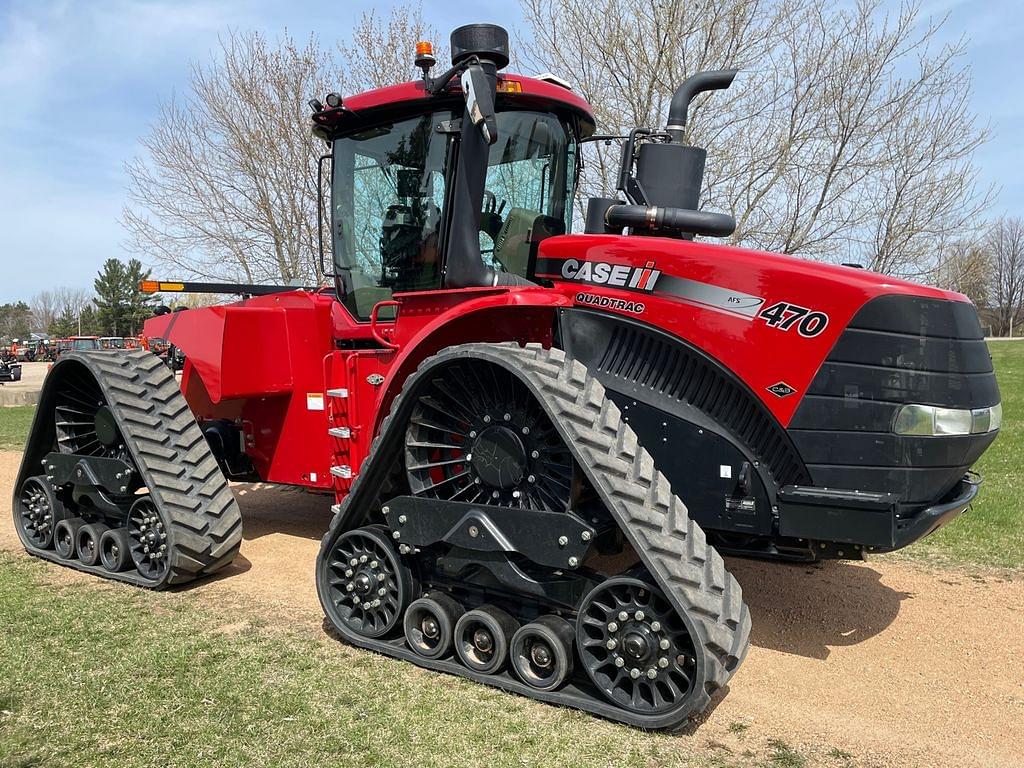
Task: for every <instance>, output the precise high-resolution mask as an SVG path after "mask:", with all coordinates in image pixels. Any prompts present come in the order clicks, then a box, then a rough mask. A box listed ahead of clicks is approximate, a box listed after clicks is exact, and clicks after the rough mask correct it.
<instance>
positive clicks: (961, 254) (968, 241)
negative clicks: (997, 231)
mask: <svg viewBox="0 0 1024 768" xmlns="http://www.w3.org/2000/svg"><path fill="white" fill-rule="evenodd" d="M993 266H994V263H993V258H992V252H991V250H990V249H989V247H988V245H987V244H986V243H985V242H984V241H980V242H979V241H978V240H976V239H973V238H960V239H957V240H954V241H952V242H950V243H948V244H947V245H946V247H945V248H943V250H942V253H941V255H940V256H939V261H938V265H937V267H936V270H935V272H934V274H932V275H931V276H930V277H929V282H931V283H933V284H934V285H937V286H939V287H940V288H946V289H948V290H951V291H957V292H958V293H962V294H964V295H965V296H967V297H968V298H969V299H970V300H971V301H973V302H974V303H975V304H976V305H977V306H979V307H987V306H988V305H989V302H990V296H991V292H992V276H993V274H994V269H993Z"/></svg>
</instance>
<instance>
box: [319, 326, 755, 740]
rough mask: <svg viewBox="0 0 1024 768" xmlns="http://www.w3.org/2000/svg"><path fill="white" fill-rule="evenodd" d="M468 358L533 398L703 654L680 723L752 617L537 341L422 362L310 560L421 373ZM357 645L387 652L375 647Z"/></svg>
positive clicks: (610, 407) (604, 407)
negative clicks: (498, 369) (493, 368)
mask: <svg viewBox="0 0 1024 768" xmlns="http://www.w3.org/2000/svg"><path fill="white" fill-rule="evenodd" d="M467 358H474V359H483V360H487V361H490V362H493V363H497V364H499V365H501V366H503V367H505V368H506V369H508V370H510V371H512V372H513V373H516V374H517V375H519V376H520V378H521V379H522V380H523V381H524V382H525V383H527V385H528V386H529V387H530V388H531V390H533V392H534V394H535V395H536V396H538V397H539V399H540V400H541V403H542V405H543V407H544V408H545V409H546V410H547V411H548V413H549V415H550V416H551V420H552V422H553V423H554V424H555V425H556V427H557V428H559V429H560V431H562V433H563V437H564V438H565V440H566V443H567V444H568V445H569V446H570V448H571V449H572V450H573V451H574V452H575V453H576V456H577V460H578V461H579V463H580V464H581V466H583V468H584V471H585V472H586V473H587V475H588V477H589V479H590V480H591V483H592V484H593V485H594V487H595V489H596V490H597V491H598V492H599V493H600V494H601V496H602V497H603V499H604V501H605V503H606V504H607V506H608V508H609V511H611V512H612V514H613V515H614V516H615V518H616V521H617V522H618V524H619V526H620V527H621V528H622V530H623V531H624V532H625V534H626V536H627V537H628V539H629V540H630V543H631V544H632V545H633V547H634V549H635V550H636V551H637V553H638V555H639V556H640V558H641V560H642V561H643V562H644V564H645V565H646V566H647V568H648V570H649V571H650V573H651V575H652V577H653V578H654V580H655V581H656V582H657V584H658V586H659V587H660V588H661V589H662V590H663V591H664V592H665V594H666V595H667V596H668V597H669V599H670V600H671V601H672V603H673V604H674V606H675V607H676V609H677V610H678V611H680V613H684V614H685V615H686V616H688V617H689V618H690V620H691V621H692V624H693V627H694V630H695V633H696V638H695V640H696V641H697V644H699V646H700V647H701V648H702V649H703V651H704V653H703V657H704V658H703V660H704V668H705V674H704V677H703V681H704V682H703V689H702V690H701V691H699V692H697V693H696V694H695V696H694V700H693V702H692V704H693V706H692V707H691V708H690V710H689V711H687V712H686V713H683V714H682V715H681V717H680V721H679V722H677V723H675V724H673V725H670V726H668V727H678V726H680V725H683V724H685V722H687V721H688V719H689V717H690V716H692V715H694V714H696V713H698V712H700V711H701V710H703V709H705V708H706V707H707V705H708V704H709V702H710V699H711V696H712V695H713V694H714V693H715V691H717V690H719V689H720V688H722V687H724V686H725V685H726V683H727V682H728V680H729V678H730V677H731V675H732V673H733V672H734V671H735V670H736V668H737V667H738V666H739V664H740V663H741V662H742V661H743V658H744V657H745V656H746V653H747V649H748V647H749V642H750V613H749V610H748V608H747V606H746V604H745V603H744V602H743V598H742V590H741V588H740V586H739V584H738V583H737V582H736V580H735V579H734V578H733V576H732V575H731V574H730V573H729V572H728V571H727V570H726V567H725V563H724V561H723V560H722V557H721V555H719V553H718V552H717V551H716V550H715V549H714V547H712V546H711V545H710V544H708V542H707V539H706V537H705V535H704V531H703V530H702V529H701V528H700V526H699V525H697V524H696V523H695V522H694V521H693V520H692V519H691V518H690V517H689V514H688V513H687V510H686V506H685V504H683V502H682V500H680V499H679V498H678V497H677V496H675V494H673V493H672V490H671V486H670V485H669V482H668V480H667V479H666V478H665V476H664V475H662V474H661V473H660V472H659V471H658V470H657V468H656V467H655V465H654V460H653V459H652V458H651V456H650V454H649V453H648V452H647V451H646V450H645V449H644V448H643V446H642V445H641V444H640V442H639V440H638V438H637V436H636V434H635V433H634V432H633V430H632V429H631V428H630V426H629V425H628V424H627V423H626V422H625V421H624V420H623V419H622V416H621V413H620V411H619V409H618V407H617V406H616V405H615V404H614V403H613V402H612V401H611V400H609V399H608V398H607V397H606V396H605V391H604V387H603V385H602V384H601V383H600V382H599V381H597V380H596V379H595V378H593V377H591V376H590V374H589V372H588V371H587V369H586V367H585V366H584V365H583V364H582V363H579V362H578V361H575V360H573V359H572V358H569V357H567V356H566V354H565V353H564V351H562V350H559V349H554V348H552V349H545V348H543V347H541V346H540V345H535V344H531V345H527V346H526V347H521V346H519V345H518V344H515V343H508V344H465V345H460V346H456V347H449V348H448V349H445V350H442V351H441V352H440V353H438V354H437V355H435V356H434V357H432V358H428V359H427V360H425V361H424V362H423V363H421V365H420V367H419V369H418V370H417V372H416V373H415V374H414V375H413V376H411V377H410V379H409V380H408V381H407V382H406V383H405V386H404V387H403V393H402V395H401V396H399V397H397V398H396V399H395V402H394V403H393V405H392V409H391V412H390V413H389V414H388V416H387V417H386V418H385V419H384V421H383V422H382V424H381V428H380V431H379V433H378V435H377V437H376V438H375V439H374V441H373V444H372V446H371V448H370V451H369V452H368V454H367V458H366V459H365V460H364V461H363V464H362V466H361V468H360V471H359V473H358V475H357V477H356V480H355V484H354V485H353V488H352V491H351V493H350V494H349V495H348V496H347V497H346V499H345V500H344V501H343V502H342V504H341V507H340V509H339V511H338V513H337V514H336V515H335V517H334V519H333V520H332V523H331V527H330V529H329V530H328V532H327V534H326V535H325V536H324V538H323V541H322V543H321V549H320V555H319V558H318V562H321V561H323V560H324V558H326V557H327V556H328V554H329V552H330V547H331V545H332V543H333V541H334V540H335V539H336V538H337V536H339V535H341V533H343V532H344V531H345V530H347V529H348V528H349V527H350V526H349V525H348V522H349V520H350V518H352V519H355V515H356V513H355V512H354V511H353V510H352V503H353V501H354V500H355V499H357V498H361V495H362V494H361V493H360V491H361V486H362V485H363V483H364V482H366V481H364V478H367V477H369V478H371V479H372V477H373V475H374V473H373V472H371V471H369V470H370V469H371V468H373V465H374V462H375V461H376V460H377V459H378V458H381V460H382V461H386V460H387V459H388V456H386V455H385V456H382V454H383V453H384V452H383V451H382V446H383V443H384V441H385V440H386V439H387V438H388V437H389V436H390V431H391V428H392V422H393V421H394V419H395V418H396V417H397V416H398V415H399V414H400V413H401V411H402V407H403V404H404V403H405V402H406V400H407V399H408V397H410V395H409V393H410V391H413V390H415V389H416V383H417V381H418V380H419V379H421V378H425V377H429V376H430V371H432V370H433V369H434V368H435V367H436V366H438V365H440V364H443V362H444V361H445V360H451V361H453V360H457V359H467ZM319 588H320V582H319V578H318V589H319ZM323 599H324V597H323V594H322V595H321V600H323ZM339 631H341V628H339ZM342 633H343V634H345V633H344V632H343V631H342ZM349 639H352V638H349ZM355 642H357V644H362V645H364V646H365V647H375V648H376V649H377V650H383V651H385V652H388V651H387V649H386V648H383V647H378V646H372V645H370V644H366V643H361V642H358V641H355ZM506 687H507V686H506ZM623 719H626V720H627V721H628V718H623ZM659 727H665V726H659Z"/></svg>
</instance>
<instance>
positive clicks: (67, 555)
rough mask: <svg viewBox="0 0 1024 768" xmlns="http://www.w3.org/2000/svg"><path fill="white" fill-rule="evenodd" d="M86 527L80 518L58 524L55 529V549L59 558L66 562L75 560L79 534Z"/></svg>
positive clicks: (71, 518) (64, 520) (72, 518)
mask: <svg viewBox="0 0 1024 768" xmlns="http://www.w3.org/2000/svg"><path fill="white" fill-rule="evenodd" d="M84 526H85V520H83V519H82V518H80V517H68V518H65V519H63V520H61V521H60V522H58V523H57V527H56V528H54V529H53V548H54V549H55V550H56V551H57V556H58V557H60V558H62V559H64V560H73V559H74V558H75V554H76V553H77V551H78V550H77V546H78V532H79V530H81V529H82V528H83V527H84Z"/></svg>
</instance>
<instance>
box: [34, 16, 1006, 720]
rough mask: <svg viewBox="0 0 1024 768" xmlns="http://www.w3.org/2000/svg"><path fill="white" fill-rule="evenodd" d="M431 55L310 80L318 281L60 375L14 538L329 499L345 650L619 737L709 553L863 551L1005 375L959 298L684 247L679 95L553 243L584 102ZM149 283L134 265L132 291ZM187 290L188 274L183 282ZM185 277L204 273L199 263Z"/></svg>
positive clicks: (330, 585)
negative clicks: (160, 342) (248, 496)
mask: <svg viewBox="0 0 1024 768" xmlns="http://www.w3.org/2000/svg"><path fill="white" fill-rule="evenodd" d="M451 42H452V46H451V49H452V67H451V68H450V69H448V70H447V71H445V72H444V73H443V74H439V75H436V76H435V75H432V74H431V72H432V66H433V65H434V63H435V62H434V59H433V56H432V54H431V51H430V47H429V46H427V45H423V46H419V47H418V50H417V64H418V65H419V66H420V67H421V69H422V71H423V77H422V79H421V80H418V81H415V82H409V83H404V84H399V85H395V86H392V87H388V88H383V89H380V90H375V91H370V92H368V93H362V94H358V95H355V96H351V97H349V98H345V99H343V98H342V97H340V96H338V95H337V94H330V95H328V96H327V97H326V100H325V103H321V102H319V101H316V100H314V101H312V102H311V107H312V109H313V116H312V119H313V125H314V128H313V130H314V133H315V134H316V135H317V136H318V137H320V138H321V139H323V141H324V142H325V147H326V151H325V154H324V156H323V158H321V169H322V170H323V171H325V172H326V175H327V176H328V177H329V180H330V190H331V191H330V201H329V215H328V216H327V217H326V218H327V221H326V229H327V231H328V233H329V236H328V238H327V240H328V242H329V246H330V251H331V255H332V258H331V265H330V267H329V268H327V269H326V270H325V271H326V272H327V273H328V274H331V275H332V277H333V285H332V286H331V287H329V288H319V289H316V288H314V289H292V288H287V287H283V286H279V287H272V286H271V287H267V286H243V287H237V286H235V287H232V286H224V285H217V286H213V287H209V286H208V287H207V288H208V289H209V290H213V291H216V292H219V293H233V292H239V293H245V294H247V297H246V298H244V299H243V300H241V301H238V302H236V303H232V304H227V305H223V306H212V307H203V308H197V309H191V310H187V311H183V312H175V313H166V314H163V315H161V316H159V317H156V318H154V319H152V320H149V321H148V322H147V323H146V333H145V335H146V337H148V338H149V339H150V347H151V348H152V346H153V340H154V339H155V338H158V337H159V338H162V339H167V340H168V341H169V342H170V344H172V345H174V347H175V348H177V349H179V350H181V351H182V352H183V353H184V355H185V364H184V370H183V372H182V376H181V381H180V385H179V383H178V382H177V381H176V380H175V378H174V376H173V375H172V373H171V372H170V371H169V370H168V368H167V366H165V365H163V364H162V363H161V362H160V361H159V360H158V359H157V358H156V357H155V356H154V355H152V354H150V353H149V352H146V351H144V350H135V351H128V350H123V351H122V350H118V351H110V352H78V351H73V352H67V353H64V354H63V355H62V356H61V359H60V361H59V362H58V363H57V364H56V365H54V367H53V370H52V372H51V374H50V375H49V377H48V378H47V381H46V386H45V389H44V391H43V393H42V397H41V402H40V407H39V410H38V414H37V416H36V419H35V423H34V425H33V428H32V432H31V436H30V438H29V441H28V446H27V449H26V452H25V458H24V463H23V466H22V468H21V472H20V474H19V477H18V482H17V486H16V490H15V498H14V510H15V520H16V523H17V526H18V530H19V533H20V535H21V538H22V540H23V542H24V544H25V546H26V548H27V549H28V551H29V552H31V553H33V554H35V555H38V556H39V557H42V558H45V559H48V560H52V561H54V562H57V563H61V564H64V565H68V566H71V567H74V568H77V569H79V570H83V571H87V572H89V573H93V574H96V575H98V576H104V577H107V578H114V579H119V580H121V581H126V582H130V583H133V584H138V585H140V586H145V587H152V588H159V587H165V586H169V585H173V584H182V583H185V582H188V581H190V580H192V579H195V578H198V577H202V576H206V575H208V574H211V573H213V572H215V571H217V570H218V569H219V568H221V567H223V566H224V565H226V564H227V563H229V562H231V560H232V558H234V556H235V554H236V553H237V552H238V549H239V545H240V543H241V538H242V518H241V515H240V513H239V509H238V506H237V504H236V503H235V500H234V498H233V497H232V494H231V491H230V489H229V487H228V485H227V482H226V478H227V479H231V478H234V479H259V480H261V481H264V482H268V483H282V484H287V485H292V486H300V487H303V488H307V489H310V490H313V491H318V492H321V493H324V494H329V495H331V496H333V499H334V502H335V505H334V508H333V509H334V518H333V522H332V524H331V526H330V530H329V531H328V532H327V533H326V535H325V537H324V539H323V543H322V545H321V550H320V555H319V558H318V560H317V565H316V586H317V590H318V593H319V596H320V600H321V603H322V605H323V608H324V610H325V612H326V614H327V617H328V619H329V620H330V623H331V625H332V626H333V627H334V628H335V629H336V630H337V632H338V634H339V635H340V636H341V637H342V638H344V639H345V640H346V641H347V642H349V643H352V644H354V645H357V646H360V647H363V648H368V649H372V650H374V651H378V652H380V653H384V654H388V655H390V656H393V657H396V658H401V659H405V660H408V661H410V662H413V663H415V664H418V665H420V666H422V667H426V668H429V669H433V670H439V671H444V672H448V673H451V674H456V675H461V676H463V677H467V678H470V679H473V680H476V681H479V682H481V683H486V684H490V685H495V686H498V687H500V688H503V689H505V690H509V691H515V692H518V693H521V694H525V695H528V696H532V697H535V698H538V699H541V700H543V701H547V702H552V703H556V704H562V705H567V706H572V707H578V708H580V709H583V710H587V711H589V712H593V713H596V714H599V715H602V716H606V717H609V718H612V719H616V720H619V721H622V722H626V723H630V724H633V725H636V726H641V727H644V728H675V727H678V726H680V725H681V724H683V723H684V722H686V721H687V720H688V718H690V717H691V716H692V715H694V714H695V713H697V712H700V711H701V710H703V709H704V708H705V707H706V706H707V705H708V703H709V701H710V698H711V696H712V695H713V694H714V693H715V692H716V691H718V690H720V689H722V688H723V687H724V686H725V684H726V682H727V681H728V680H729V678H730V677H731V675H732V674H733V672H734V671H735V670H736V669H737V667H738V666H739V664H740V662H741V661H742V660H743V658H744V655H745V653H746V651H747V645H748V642H749V629H750V616H749V613H748V611H747V608H746V606H745V604H744V602H743V598H742V594H741V590H740V587H739V585H738V584H737V583H736V581H735V579H734V578H733V577H732V575H731V574H730V573H729V572H728V571H727V569H726V567H725V564H724V562H723V560H722V557H721V554H720V553H722V552H725V553H730V554H735V555H743V556H751V557H762V558H771V559H776V560H790V561H811V560H815V559H820V558H860V557H862V556H863V555H864V553H866V552H885V551H890V550H894V549H897V548H899V547H903V546H906V545H908V544H910V543H912V542H914V541H916V540H918V539H920V538H921V537H923V536H926V535H928V534H929V533H931V532H932V531H934V530H935V529H937V528H938V527H940V526H941V525H943V524H945V523H946V522H948V521H949V520H951V519H953V518H954V517H956V516H957V515H958V514H960V513H961V512H963V511H964V510H965V509H966V508H967V506H968V505H969V504H970V503H971V501H972V500H973V499H974V498H975V495H976V494H977V492H978V485H977V482H976V480H975V479H974V478H973V477H972V476H971V475H970V474H969V472H968V470H969V468H970V466H971V465H972V464H973V463H974V462H975V460H977V458H978V457H979V456H980V455H981V454H982V452H983V451H984V450H985V449H986V448H987V447H988V445H989V444H991V442H992V441H993V439H995V437H996V434H997V431H998V428H999V424H1000V418H1001V410H1000V398H999V392H998V389H997V386H996V381H995V377H994V375H993V371H992V365H991V360H990V357H989V354H988V350H987V348H986V345H985V342H984V340H983V338H982V334H981V328H980V326H979V323H978V318H977V314H976V312H975V309H974V307H973V306H972V305H971V304H970V302H969V301H968V300H967V299H966V298H965V297H964V296H961V295H959V294H956V293H950V292H948V291H943V290H938V289H934V288H928V287H924V286H921V285H916V284H913V283H909V282H904V281H901V280H896V279H893V278H891V277H887V276H884V275H879V274H874V273H871V272H868V271H865V270H860V269H852V268H847V267H840V266H832V265H826V264H819V263H813V262H807V261H802V260H800V259H797V258H792V257H789V256H782V255H778V254H772V253H757V252H752V251H747V250H742V249H739V248H732V247H726V246H722V245H716V244H711V243H708V242H702V241H696V240H695V239H694V237H695V235H703V236H708V237H720V236H726V235H729V234H730V233H731V232H732V231H733V228H734V223H733V221H732V219H731V218H730V217H729V216H725V215H722V214H716V213H709V212H704V211H700V210H698V198H699V193H700V189H701V183H702V177H703V170H704V163H705V158H706V152H705V150H704V149H702V148H699V147H695V146H690V145H688V144H687V143H686V123H687V112H688V107H689V104H690V102H691V100H692V99H693V98H694V97H695V96H697V95H698V94H700V93H703V92H705V91H711V90H717V89H722V88H727V87H729V85H730V84H731V82H732V79H733V75H734V72H732V71H719V72H708V73H701V74H698V75H695V76H694V77H692V78H690V79H689V80H687V81H686V82H685V83H683V84H682V85H681V86H680V88H679V89H678V91H676V93H675V96H674V98H673V99H672V102H671V107H670V109H669V114H668V116H667V120H666V124H665V126H664V127H653V128H646V127H640V128H637V129H636V130H634V131H632V133H631V134H630V135H629V136H628V137H623V138H624V139H625V141H624V146H623V152H622V159H621V169H620V173H619V179H618V189H619V193H620V197H618V198H614V199H611V198H609V199H591V200H590V201H589V206H588V210H587V216H586V228H585V231H584V232H582V233H579V234H571V233H570V230H571V225H572V223H573V213H572V210H573V199H574V193H575V184H576V181H577V179H578V175H579V170H580V162H581V161H580V145H581V143H582V142H585V141H588V140H591V139H593V138H595V137H594V135H593V134H594V117H593V113H592V111H591V107H590V105H589V104H587V102H586V101H584V100H583V99H582V98H580V97H579V96H578V95H576V94H575V93H574V92H573V91H571V90H570V89H568V88H567V87H565V85H564V84H562V83H560V82H556V81H553V80H548V79H537V78H529V77H522V76H519V75H513V74H506V73H503V72H502V70H503V69H504V67H505V66H506V65H507V63H508V47H507V46H508V38H507V35H506V33H505V32H504V30H502V29H500V28H498V27H494V26H490V25H473V26H469V27H463V28H460V29H458V30H456V31H455V32H453V33H452V40H451ZM161 288H163V289H164V290H175V288H174V287H173V286H161V285H160V284H157V285H155V286H154V290H160V289H161ZM183 288H185V286H183V285H181V284H178V288H177V289H178V290H181V289H183ZM191 288H192V289H200V290H201V289H202V286H191Z"/></svg>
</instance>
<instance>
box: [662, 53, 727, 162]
mask: <svg viewBox="0 0 1024 768" xmlns="http://www.w3.org/2000/svg"><path fill="white" fill-rule="evenodd" d="M738 71H739V70H736V69H716V70H713V71H710V72H698V73H697V74H695V75H693V76H691V77H688V78H686V80H684V81H683V84H682V85H680V86H679V87H678V88H677V89H676V92H675V94H674V95H673V96H672V102H671V104H669V108H668V125H666V126H665V131H666V132H667V133H668V135H669V136H671V137H672V143H673V144H682V143H683V142H684V140H685V137H686V119H687V113H688V112H689V111H690V102H691V101H693V100H694V98H696V97H697V95H698V94H701V93H704V92H705V91H723V90H725V89H726V88H728V87H729V86H730V85H732V81H733V78H735V77H736V73H737V72H738Z"/></svg>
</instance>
